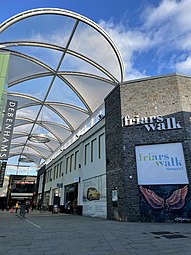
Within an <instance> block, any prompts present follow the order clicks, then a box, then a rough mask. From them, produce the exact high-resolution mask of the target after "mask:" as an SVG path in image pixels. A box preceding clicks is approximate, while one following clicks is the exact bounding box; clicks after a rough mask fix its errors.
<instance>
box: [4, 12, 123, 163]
mask: <svg viewBox="0 0 191 255" xmlns="http://www.w3.org/2000/svg"><path fill="white" fill-rule="evenodd" d="M4 52H6V53H7V52H9V53H10V63H9V70H8V98H10V99H11V100H15V101H18V110H17V115H16V121H15V127H14V131H13V136H12V143H11V150H10V157H15V156H17V157H19V159H21V158H22V157H24V158H25V161H27V160H26V159H27V158H28V159H29V161H32V162H34V163H35V164H37V165H39V164H41V163H42V161H43V160H46V159H47V158H48V157H50V155H51V154H52V153H53V152H54V151H55V150H57V149H59V148H60V147H61V146H62V144H63V143H64V142H65V141H66V140H67V139H68V138H69V137H70V136H71V135H72V134H74V133H75V132H76V130H77V129H78V128H79V127H80V126H81V125H82V123H83V122H84V121H86V120H87V119H88V118H91V117H92V115H93V114H94V112H95V111H96V110H97V109H98V108H99V107H100V106H101V105H103V103H104V98H105V96H107V95H108V93H109V92H110V91H111V90H112V89H113V88H114V87H115V86H116V85H117V84H119V83H120V82H122V81H123V72H124V71H123V61H122V58H121V55H120V53H119V50H118V49H117V47H116V45H115V44H114V42H113V41H112V39H111V38H110V37H109V36H108V34H107V33H106V32H105V31H104V30H103V29H102V28H101V27H99V26H98V25H97V24H95V23H94V22H92V21H91V20H89V19H87V18H86V17H83V16H81V15H79V14H76V13H73V12H70V11H66V10H62V9H52V8H46V9H34V10H29V11H25V12H23V13H20V14H18V15H16V16H13V17H12V18H10V19H8V20H6V21H5V22H3V23H2V24H1V25H0V53H4ZM39 134H40V135H42V136H44V137H46V138H47V137H48V140H47V142H46V143H45V142H44V143H42V141H40V140H39V141H38V139H37V140H36V141H35V143H34V141H33V142H32V141H30V140H29V138H30V137H31V136H32V137H33V136H34V137H35V136H37V138H38V135H39Z"/></svg>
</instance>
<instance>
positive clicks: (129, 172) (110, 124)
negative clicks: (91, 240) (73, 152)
mask: <svg viewBox="0 0 191 255" xmlns="http://www.w3.org/2000/svg"><path fill="white" fill-rule="evenodd" d="M105 105H106V117H105V121H106V159H107V162H106V163H107V167H106V173H107V191H108V192H107V195H108V218H111V219H112V218H114V215H115V213H114V212H117V213H118V215H119V218H120V219H122V220H127V221H138V220H140V219H141V212H140V194H139V187H138V180H137V168H136V157H135V146H138V145H147V144H148V145H151V144H162V143H172V142H181V143H182V145H183V151H184V157H185V161H186V168H187V172H188V179H189V183H190V182H191V173H190V172H191V171H190V169H191V77H186V76H180V75H176V74H172V75H166V76H160V77H153V78H148V79H141V80H135V81H130V82H125V83H123V84H120V85H119V86H118V87H116V88H115V89H114V90H113V91H112V92H111V93H110V95H109V96H108V97H107V98H106V99H105ZM137 115H138V116H139V117H140V118H141V117H146V116H157V115H160V116H163V117H164V118H171V117H175V118H176V120H177V121H179V122H180V125H181V127H182V128H180V129H170V130H160V131H159V130H157V131H156V130H150V131H149V132H148V131H147V129H146V128H145V127H144V125H130V126H123V125H122V119H123V117H126V116H130V117H131V118H134V117H135V116H137ZM115 187H117V190H118V202H117V206H116V204H114V203H112V189H113V188H115ZM189 189H190V184H189ZM189 197H190V194H189Z"/></svg>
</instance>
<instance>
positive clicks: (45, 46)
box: [0, 41, 119, 83]
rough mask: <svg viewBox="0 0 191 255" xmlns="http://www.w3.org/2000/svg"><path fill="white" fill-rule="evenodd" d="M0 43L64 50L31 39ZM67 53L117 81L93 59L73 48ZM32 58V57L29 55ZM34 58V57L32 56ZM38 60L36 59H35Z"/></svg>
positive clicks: (13, 51) (9, 45)
mask: <svg viewBox="0 0 191 255" xmlns="http://www.w3.org/2000/svg"><path fill="white" fill-rule="evenodd" d="M0 45H3V47H15V46H33V47H42V48H48V49H53V50H58V51H62V52H64V51H65V50H66V49H65V48H63V47H60V46H57V45H53V44H49V43H39V42H31V41H14V42H6V43H0ZM5 50H7V49H5ZM9 51H10V52H12V53H15V54H21V55H23V56H25V54H23V53H20V52H17V51H15V50H9ZM67 53H68V54H70V55H72V56H75V57H77V58H79V59H81V60H84V61H85V62H87V63H88V64H90V65H92V66H94V67H96V68H97V69H98V70H100V71H101V72H102V73H104V74H105V75H106V76H108V77H109V78H110V79H111V80H113V82H115V83H116V82H119V81H118V80H117V79H116V78H115V77H114V76H113V75H112V74H111V73H110V72H108V71H107V70H106V69H105V68H103V67H102V66H101V65H99V64H98V63H96V62H95V61H93V60H91V59H90V58H88V57H86V56H84V55H82V54H80V53H78V52H75V51H73V50H69V49H68V50H67ZM31 58H33V57H31ZM33 59H35V58H33ZM36 61H37V62H38V60H36ZM50 69H51V67H50Z"/></svg>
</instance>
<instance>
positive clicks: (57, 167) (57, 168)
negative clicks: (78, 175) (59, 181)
mask: <svg viewBox="0 0 191 255" xmlns="http://www.w3.org/2000/svg"><path fill="white" fill-rule="evenodd" d="M58 171H59V164H57V166H56V178H58Z"/></svg>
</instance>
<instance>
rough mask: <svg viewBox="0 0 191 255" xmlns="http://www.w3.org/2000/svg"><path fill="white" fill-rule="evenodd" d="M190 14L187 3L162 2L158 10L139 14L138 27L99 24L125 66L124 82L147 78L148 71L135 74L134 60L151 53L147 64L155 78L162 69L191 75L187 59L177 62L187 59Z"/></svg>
mask: <svg viewBox="0 0 191 255" xmlns="http://www.w3.org/2000/svg"><path fill="white" fill-rule="evenodd" d="M190 13H191V1H190V0H180V1H176V0H163V1H161V2H160V3H159V5H158V6H148V8H147V9H145V10H143V11H142V13H140V17H142V24H141V25H140V26H139V27H138V26H135V27H129V24H124V23H123V21H121V22H120V23H119V24H114V22H112V21H108V22H105V21H101V22H100V25H101V26H102V27H103V28H104V29H105V30H106V31H107V32H108V33H109V34H110V36H111V37H112V38H113V39H114V41H115V42H116V44H117V46H118V48H119V49H120V52H121V54H122V56H123V59H124V62H125V66H126V79H129V78H131V77H134V78H139V77H143V76H145V75H149V73H150V72H149V71H150V70H144V67H143V65H142V69H141V71H139V69H138V68H137V66H136V60H137V56H138V57H140V55H141V54H142V56H143V55H144V54H145V53H148V54H149V53H151V50H152V57H151V56H150V61H151V62H153V68H154V69H155V70H156V72H157V71H158V73H157V74H162V71H163V70H164V69H166V70H169V72H174V71H179V72H184V73H185V72H188V73H187V74H191V69H190V61H189V60H190V58H189V57H187V59H186V60H185V61H183V60H182V59H181V56H183V55H184V59H185V55H186V56H189V55H191V15H190ZM147 61H148V60H147ZM143 62H144V61H143ZM179 62H180V63H179ZM187 66H188V68H187ZM139 68H140V66H139ZM142 70H144V71H142Z"/></svg>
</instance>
